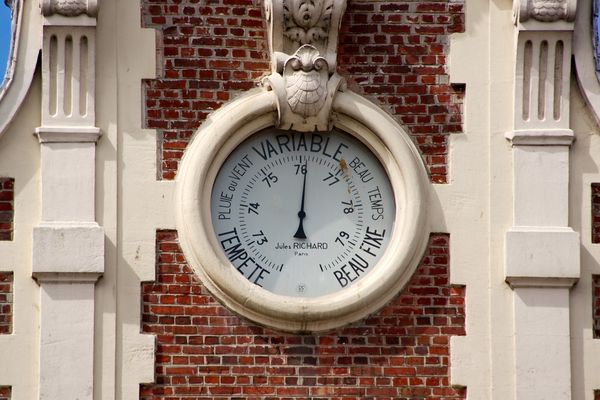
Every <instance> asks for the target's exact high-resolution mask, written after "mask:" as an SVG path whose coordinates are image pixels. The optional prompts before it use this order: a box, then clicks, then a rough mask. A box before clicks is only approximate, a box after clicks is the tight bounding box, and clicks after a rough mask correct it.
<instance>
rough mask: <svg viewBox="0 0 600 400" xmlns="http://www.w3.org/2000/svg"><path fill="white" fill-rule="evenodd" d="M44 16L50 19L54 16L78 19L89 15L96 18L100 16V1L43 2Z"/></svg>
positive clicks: (60, 0)
mask: <svg viewBox="0 0 600 400" xmlns="http://www.w3.org/2000/svg"><path fill="white" fill-rule="evenodd" d="M41 2H42V14H44V16H46V17H48V16H50V15H53V14H59V15H63V16H65V17H76V16H78V15H82V14H87V15H88V16H90V17H95V16H96V15H97V14H98V0H41Z"/></svg>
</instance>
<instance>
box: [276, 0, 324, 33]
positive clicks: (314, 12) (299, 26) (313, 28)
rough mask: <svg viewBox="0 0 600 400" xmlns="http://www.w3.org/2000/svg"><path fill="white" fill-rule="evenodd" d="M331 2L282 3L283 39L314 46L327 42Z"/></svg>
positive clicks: (297, 1) (295, 0)
mask: <svg viewBox="0 0 600 400" xmlns="http://www.w3.org/2000/svg"><path fill="white" fill-rule="evenodd" d="M332 11H333V1H332V0H329V1H324V0H316V1H305V0H304V1H303V0H288V1H287V2H285V1H284V5H283V18H284V25H285V33H284V35H285V37H286V38H287V39H288V40H290V41H292V42H294V43H300V44H315V43H318V42H322V41H324V40H327V37H328V36H329V32H328V31H329V25H330V22H331V12H332Z"/></svg>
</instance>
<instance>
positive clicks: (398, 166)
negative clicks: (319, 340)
mask: <svg viewBox="0 0 600 400" xmlns="http://www.w3.org/2000/svg"><path fill="white" fill-rule="evenodd" d="M333 112H334V121H335V126H336V127H337V128H339V129H341V130H343V131H345V132H347V133H348V134H351V135H353V136H354V137H356V138H357V139H359V140H360V141H362V142H363V143H364V144H365V145H366V146H367V147H369V149H370V150H371V151H372V152H373V153H374V154H375V155H376V156H377V157H378V158H379V160H380V161H381V164H382V165H383V166H384V168H385V170H386V172H387V173H388V175H389V178H390V182H391V184H392V190H393V192H394V198H395V204H396V220H395V222H394V228H393V232H392V236H391V238H390V243H389V245H388V248H387V249H386V250H385V252H384V254H383V256H382V257H381V259H380V260H379V262H378V263H377V264H376V265H375V266H374V267H373V270H372V271H371V272H369V274H367V275H366V276H365V277H364V278H363V279H362V280H361V281H360V282H357V283H356V284H355V285H352V286H350V287H348V288H345V289H343V290H340V291H338V292H336V293H332V294H329V295H324V296H319V297H314V298H298V297H288V296H282V295H277V294H274V293H271V292H269V291H267V290H265V289H263V288H261V287H259V286H256V285H254V284H252V283H250V282H249V281H248V280H246V279H245V278H244V277H243V276H242V275H241V274H240V273H239V272H238V271H237V270H236V269H235V267H233V265H232V264H231V263H230V262H229V260H228V259H227V258H226V256H225V253H224V252H223V250H222V249H221V246H220V245H219V242H218V240H217V237H216V234H215V232H214V230H213V226H212V219H211V213H210V196H211V192H212V187H213V184H214V181H215V177H216V174H217V172H218V170H219V169H220V167H221V165H222V164H223V163H224V161H225V159H226V158H227V156H228V155H229V154H230V153H231V151H233V149H234V148H236V146H237V145H239V144H240V143H241V142H243V141H244V140H245V139H246V138H248V137H249V136H250V135H252V134H254V133H256V132H258V131H260V130H262V129H264V128H268V127H271V126H274V125H275V123H276V119H277V99H276V96H275V94H274V93H273V92H270V91H266V90H264V89H261V90H255V91H251V92H249V93H247V94H245V95H244V96H242V97H240V98H238V99H236V100H235V101H232V102H230V103H229V104H228V105H226V106H224V107H223V108H221V109H220V110H219V111H217V112H215V113H214V114H212V115H211V116H210V117H209V119H208V120H207V121H206V122H205V123H204V124H203V125H202V126H201V127H200V128H199V130H198V131H197V132H196V134H195V136H194V138H193V140H192V142H191V143H190V144H189V146H188V148H187V150H186V153H185V156H184V158H183V160H182V161H181V165H180V167H179V173H178V176H177V183H176V194H175V207H176V224H177V230H178V233H179V240H180V244H181V247H182V249H183V252H184V254H185V256H186V258H187V261H188V263H189V264H190V266H191V267H192V269H193V270H194V271H195V272H196V274H197V275H198V276H199V277H200V279H201V280H202V282H203V284H204V285H205V286H206V287H207V288H208V289H209V291H210V292H211V293H212V294H213V295H214V296H215V297H216V298H218V299H219V300H220V301H221V302H222V303H223V304H224V305H225V306H226V307H228V308H229V309H231V310H233V311H234V312H236V313H238V314H240V315H242V316H244V317H246V318H248V319H250V320H252V321H254V322H256V323H258V324H261V325H264V326H268V327H271V328H275V329H278V330H282V331H289V332H314V331H323V330H326V329H331V328H335V327H340V326H343V325H346V324H349V323H351V322H354V321H356V320H359V319H361V318H364V317H365V316H367V315H368V314H370V313H372V312H374V311H376V310H378V309H379V308H381V307H383V306H384V305H385V304H386V303H387V302H389V301H390V300H391V299H392V298H393V297H394V296H395V295H397V294H398V292H399V291H400V290H401V289H402V288H403V287H404V286H405V285H406V283H407V282H408V280H409V279H410V278H411V276H412V275H413V273H414V271H415V269H416V267H417V265H418V264H419V262H420V260H421V257H422V255H423V251H424V249H425V247H426V245H427V241H428V238H429V227H428V223H427V218H426V210H427V201H428V188H429V179H428V177H427V173H426V171H425V167H424V165H423V162H422V160H421V157H420V155H419V153H418V151H417V150H416V148H415V146H414V144H413V143H412V141H411V140H410V138H409V137H408V135H407V134H406V132H405V131H404V130H403V129H402V128H401V127H400V125H398V124H397V123H396V122H395V121H394V120H393V119H392V118H391V117H390V116H389V115H387V114H386V113H385V112H384V111H383V110H381V109H380V108H378V107H377V106H375V105H374V104H372V103H370V102H369V101H367V100H365V99H364V98H363V97H361V96H359V95H357V94H354V93H352V92H340V93H337V95H336V98H335V100H334V103H333Z"/></svg>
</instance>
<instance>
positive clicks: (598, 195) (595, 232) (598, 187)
mask: <svg viewBox="0 0 600 400" xmlns="http://www.w3.org/2000/svg"><path fill="white" fill-rule="evenodd" d="M592 243H600V183H592Z"/></svg>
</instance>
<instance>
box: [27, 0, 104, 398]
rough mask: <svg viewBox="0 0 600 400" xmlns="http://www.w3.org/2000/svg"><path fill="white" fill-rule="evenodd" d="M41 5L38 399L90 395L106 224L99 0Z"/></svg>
mask: <svg viewBox="0 0 600 400" xmlns="http://www.w3.org/2000/svg"><path fill="white" fill-rule="evenodd" d="M41 5H42V11H43V13H44V17H45V18H44V27H43V47H42V110H41V112H42V126H41V127H39V128H37V129H36V134H37V136H38V138H39V141H40V146H41V150H40V157H41V163H40V165H41V167H40V170H41V171H40V174H41V179H40V180H41V186H42V188H41V192H42V205H41V206H42V207H41V209H42V214H41V221H40V223H39V225H38V226H37V227H36V228H34V231H33V265H32V272H33V277H34V278H35V279H36V280H37V282H38V283H39V285H40V291H41V299H40V303H41V309H40V314H41V315H40V325H41V326H40V373H39V375H40V388H39V398H40V399H44V400H46V399H47V400H58V399H79V400H84V399H86V400H91V399H92V398H93V387H94V375H93V372H94V291H95V283H96V281H97V280H98V278H99V277H100V276H101V275H102V273H103V272H104V230H103V229H102V227H100V226H99V225H98V224H97V223H96V221H95V163H96V157H95V156H96V141H97V140H98V138H99V136H100V130H99V129H98V128H97V127H95V106H94V104H95V25H96V19H95V17H94V16H95V13H96V10H97V4H96V2H95V1H93V2H91V3H90V2H88V1H85V0H81V1H71V2H67V3H64V2H56V1H50V0H43V1H42V4H41ZM84 14H87V15H84Z"/></svg>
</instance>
